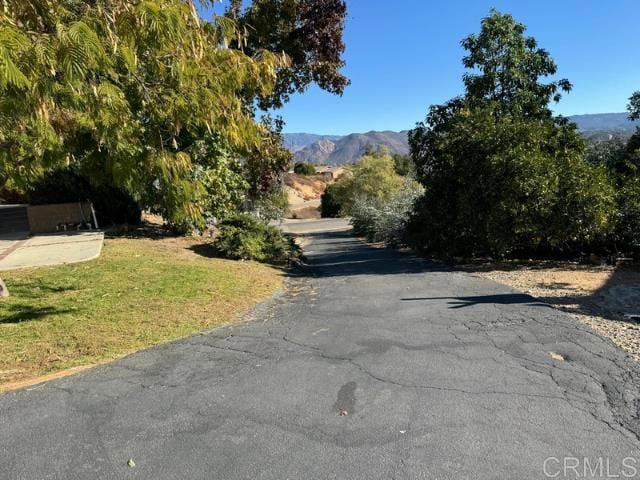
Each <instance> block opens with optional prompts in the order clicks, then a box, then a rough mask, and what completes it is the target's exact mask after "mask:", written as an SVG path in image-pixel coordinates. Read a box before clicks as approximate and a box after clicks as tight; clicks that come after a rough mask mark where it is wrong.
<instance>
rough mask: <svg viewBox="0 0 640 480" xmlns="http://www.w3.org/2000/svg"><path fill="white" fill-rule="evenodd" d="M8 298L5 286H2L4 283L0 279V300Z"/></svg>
mask: <svg viewBox="0 0 640 480" xmlns="http://www.w3.org/2000/svg"><path fill="white" fill-rule="evenodd" d="M8 296H9V290H7V286H6V285H5V284H4V282H3V281H2V279H1V278H0V299H2V298H5V297H8Z"/></svg>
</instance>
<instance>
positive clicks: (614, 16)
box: [218, 0, 640, 134]
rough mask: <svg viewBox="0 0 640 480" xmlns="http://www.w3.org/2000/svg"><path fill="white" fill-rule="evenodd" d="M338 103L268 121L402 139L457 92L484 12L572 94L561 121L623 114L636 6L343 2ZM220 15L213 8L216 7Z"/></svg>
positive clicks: (331, 99) (546, 1)
mask: <svg viewBox="0 0 640 480" xmlns="http://www.w3.org/2000/svg"><path fill="white" fill-rule="evenodd" d="M347 5H348V8H349V13H348V19H347V27H346V32H345V43H346V45H347V50H346V52H345V60H346V62H347V66H346V67H345V69H344V73H345V74H346V75H347V76H348V77H349V78H350V79H351V82H352V83H351V85H350V86H349V87H348V89H347V91H346V92H345V93H344V95H343V96H342V97H337V96H334V95H330V94H328V93H325V92H323V91H321V90H320V89H318V88H316V87H312V88H310V89H309V90H308V91H307V92H305V93H304V94H301V95H300V94H297V95H295V96H294V97H293V98H292V100H291V102H289V104H287V105H286V106H285V107H284V108H282V109H280V110H278V111H276V112H275V113H276V114H277V115H281V116H282V117H283V118H284V120H285V122H286V127H285V131H286V132H308V133H322V134H347V133H352V132H366V131H369V130H404V129H408V128H412V127H413V125H414V124H415V123H416V122H417V121H420V120H422V119H423V118H424V116H425V114H426V111H427V107H428V106H429V105H431V104H434V103H441V102H444V101H446V100H448V99H449V98H451V97H454V96H455V95H458V94H460V93H461V92H462V81H461V76H462V73H463V71H464V69H463V68H462V64H461V59H462V56H463V54H464V53H463V50H462V49H461V48H460V40H461V39H462V38H463V37H465V36H466V35H468V34H469V33H471V32H477V31H478V30H479V25H480V19H481V18H482V17H483V16H485V15H486V14H487V13H488V12H489V10H490V9H491V8H492V7H495V8H497V9H498V10H500V11H502V12H509V13H511V14H512V15H513V16H514V17H516V19H518V20H519V21H521V22H523V23H524V24H525V25H527V27H528V30H527V33H528V34H529V35H533V36H534V37H535V38H536V39H537V40H538V43H539V45H540V46H541V47H543V48H545V49H547V50H548V51H549V52H550V53H551V55H552V56H553V58H554V59H555V60H556V62H557V64H558V67H559V69H558V77H564V78H568V79H569V80H570V81H571V82H572V83H573V84H574V90H573V91H572V92H571V93H570V94H568V95H566V96H565V97H564V98H563V99H562V101H561V102H560V104H558V105H557V106H556V107H554V109H555V110H556V111H557V112H558V113H561V114H563V115H573V114H580V113H605V112H622V111H624V110H625V108H626V104H627V99H628V97H629V96H630V95H631V93H632V92H633V91H634V90H640V50H638V47H637V28H638V27H637V25H638V22H639V21H640V2H639V1H637V0H612V1H605V0H561V1H559V0H554V1H552V0H527V1H525V0H519V1H518V0H493V1H485V0H447V1H439V0H438V1H436V0H347ZM218 8H220V7H218Z"/></svg>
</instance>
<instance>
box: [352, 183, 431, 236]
mask: <svg viewBox="0 0 640 480" xmlns="http://www.w3.org/2000/svg"><path fill="white" fill-rule="evenodd" d="M421 193H422V188H420V187H419V185H417V184H416V182H414V181H411V180H408V181H407V182H406V183H405V185H404V186H403V187H402V189H401V190H399V191H398V192H396V193H395V194H394V195H393V196H392V197H391V198H389V199H380V198H367V197H359V198H357V199H356V201H355V202H354V204H353V207H352V209H351V215H352V218H351V224H352V225H353V229H354V231H355V232H356V234H359V235H364V236H366V237H367V240H369V241H372V242H385V243H387V244H389V245H391V246H399V245H403V244H405V243H406V240H407V238H406V227H407V222H408V220H409V215H410V213H411V210H412V208H413V204H414V203H415V201H416V199H417V198H418V197H419V196H420V194H421Z"/></svg>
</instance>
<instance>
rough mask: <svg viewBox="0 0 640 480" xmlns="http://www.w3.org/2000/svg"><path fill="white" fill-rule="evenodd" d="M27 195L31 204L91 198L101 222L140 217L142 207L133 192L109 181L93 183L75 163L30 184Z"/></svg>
mask: <svg viewBox="0 0 640 480" xmlns="http://www.w3.org/2000/svg"><path fill="white" fill-rule="evenodd" d="M27 196H28V199H29V203H30V204H32V205H45V204H50V203H71V202H80V201H85V200H89V201H91V202H92V203H93V207H94V209H95V211H96V217H97V218H98V223H99V224H100V226H105V225H111V224H122V223H129V224H133V225H136V224H139V223H140V221H141V214H142V211H141V209H140V206H139V205H138V203H137V202H136V201H135V200H134V198H133V197H132V196H131V195H129V194H128V193H127V192H125V191H124V190H122V189H119V188H116V187H113V186H111V185H108V184H94V183H93V182H92V181H91V179H89V178H87V177H85V176H83V175H81V174H80V173H79V172H77V171H76V170H75V169H74V168H72V167H69V168H64V169H59V170H54V171H52V172H50V173H47V174H46V176H44V177H42V178H41V179H40V180H38V181H36V182H34V183H33V184H32V185H31V187H30V189H29V191H28V192H27Z"/></svg>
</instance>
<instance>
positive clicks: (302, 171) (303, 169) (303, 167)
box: [293, 162, 316, 175]
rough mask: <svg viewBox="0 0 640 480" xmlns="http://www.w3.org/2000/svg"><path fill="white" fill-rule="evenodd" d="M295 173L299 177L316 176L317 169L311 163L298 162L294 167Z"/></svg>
mask: <svg viewBox="0 0 640 480" xmlns="http://www.w3.org/2000/svg"><path fill="white" fill-rule="evenodd" d="M293 173H297V174H298V175H315V173H316V168H315V167H314V166H313V165H311V164H310V163H305V162H296V164H295V165H294V166H293Z"/></svg>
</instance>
